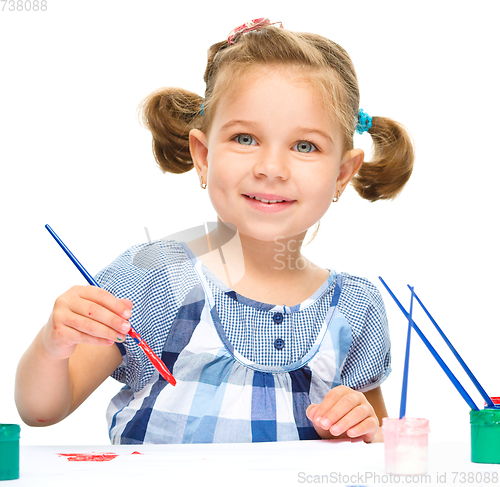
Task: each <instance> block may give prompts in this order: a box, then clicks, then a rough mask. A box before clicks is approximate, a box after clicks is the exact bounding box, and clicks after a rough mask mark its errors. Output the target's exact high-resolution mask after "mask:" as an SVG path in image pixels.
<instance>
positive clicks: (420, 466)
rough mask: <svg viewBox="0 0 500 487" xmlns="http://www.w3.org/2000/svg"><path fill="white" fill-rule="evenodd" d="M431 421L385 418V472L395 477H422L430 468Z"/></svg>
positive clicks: (383, 430) (383, 423) (383, 425)
mask: <svg viewBox="0 0 500 487" xmlns="http://www.w3.org/2000/svg"><path fill="white" fill-rule="evenodd" d="M429 431H430V429H429V420H428V419H422V418H406V417H405V418H403V419H399V418H384V419H383V420H382V432H383V433H384V444H385V471H386V473H388V474H393V475H422V474H425V473H427V468H428V444H429Z"/></svg>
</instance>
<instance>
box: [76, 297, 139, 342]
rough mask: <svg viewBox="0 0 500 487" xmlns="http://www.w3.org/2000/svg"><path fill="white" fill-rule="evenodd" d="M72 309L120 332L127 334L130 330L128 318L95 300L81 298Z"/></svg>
mask: <svg viewBox="0 0 500 487" xmlns="http://www.w3.org/2000/svg"><path fill="white" fill-rule="evenodd" d="M72 310H73V311H74V312H75V313H76V314H79V315H81V316H82V317H85V318H88V319H89V320H91V321H95V322H97V323H100V324H102V325H104V326H107V327H109V328H112V329H113V330H115V331H116V332H118V333H122V334H127V333H128V332H129V330H130V323H129V322H128V321H127V320H126V319H124V318H122V317H121V316H118V315H117V314H115V313H113V312H112V311H110V310H109V309H107V308H105V307H103V306H101V305H100V304H97V303H95V302H93V301H87V300H86V299H80V300H78V301H77V302H76V303H75V304H74V307H73V308H72ZM81 331H85V330H81Z"/></svg>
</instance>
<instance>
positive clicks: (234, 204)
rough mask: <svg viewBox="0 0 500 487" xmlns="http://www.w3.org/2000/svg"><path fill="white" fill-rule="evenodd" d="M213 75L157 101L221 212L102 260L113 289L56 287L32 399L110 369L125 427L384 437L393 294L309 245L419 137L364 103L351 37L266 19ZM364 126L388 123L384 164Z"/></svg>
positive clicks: (402, 178) (157, 133)
mask: <svg viewBox="0 0 500 487" xmlns="http://www.w3.org/2000/svg"><path fill="white" fill-rule="evenodd" d="M205 82H206V92H205V98H204V99H203V98H201V97H199V96H198V95H196V94H194V93H191V92H188V91H185V90H182V89H178V88H175V89H174V88H167V89H162V90H159V91H157V92H155V93H153V94H152V95H151V96H150V97H149V98H148V99H147V100H146V101H145V102H144V104H143V106H142V114H143V117H144V121H145V123H146V125H147V127H148V128H149V129H150V130H151V132H152V134H153V148H154V154H155V158H156V160H157V162H158V164H159V165H160V166H161V168H162V169H163V170H164V171H168V172H173V173H182V172H185V171H188V170H190V169H192V168H193V167H194V169H195V170H196V171H197V173H198V180H199V182H200V186H201V188H203V189H205V190H207V192H208V195H209V197H210V200H211V202H212V204H213V206H214V208H215V211H216V212H217V216H218V224H217V225H215V226H214V228H212V229H211V231H210V232H209V234H207V235H206V236H205V235H203V236H202V237H201V238H194V239H185V240H188V241H178V240H172V239H169V240H167V239H162V240H159V241H156V242H150V243H147V244H143V245H137V246H135V247H132V248H131V249H129V250H128V251H126V252H125V253H124V254H122V255H121V256H119V257H118V258H117V259H116V260H115V261H114V262H113V263H112V264H111V265H109V266H108V267H106V268H105V269H104V270H102V271H101V272H100V273H99V274H98V276H97V277H96V280H97V281H98V282H99V284H100V285H101V286H102V288H103V289H99V288H96V287H91V286H75V287H73V288H71V289H70V290H69V291H67V292H65V293H64V294H62V295H61V296H60V297H59V298H57V300H56V302H55V304H54V308H53V312H52V314H51V316H50V318H49V320H48V322H47V324H46V325H45V326H44V327H43V328H42V329H41V331H40V332H39V334H38V336H37V337H36V338H35V340H34V341H33V343H32V344H31V346H30V347H29V349H28V350H27V351H26V353H25V354H24V356H23V357H22V359H21V361H20V364H19V367H18V373H17V385H16V402H17V407H18V410H19V413H20V415H21V417H22V419H23V420H24V421H25V422H26V423H27V424H29V425H32V426H38V425H40V426H41V425H49V424H54V423H56V422H58V421H61V420H62V419H63V418H65V417H66V416H68V415H69V414H71V412H73V411H74V410H75V409H76V408H77V407H78V406H79V405H80V404H81V403H82V402H83V401H85V399H86V398H87V397H88V396H89V395H90V394H91V393H92V392H93V391H94V390H95V389H96V388H97V387H98V386H99V384H101V383H102V382H103V381H104V380H105V379H106V377H108V376H109V375H110V374H111V375H112V376H113V377H114V378H116V379H117V380H119V381H121V382H123V383H125V386H124V387H123V388H122V390H121V391H120V392H119V393H118V394H117V395H116V396H115V397H114V398H113V400H112V401H111V404H110V406H109V408H108V412H107V418H108V423H109V434H110V438H111V440H112V442H113V443H122V444H141V443H194V442H249V441H256V442H257V441H278V440H297V439H319V438H337V437H346V436H347V437H351V438H361V439H363V440H364V441H366V442H370V441H374V440H377V439H379V437H380V433H379V425H380V422H381V420H382V418H383V417H384V416H386V415H387V413H386V409H385V405H384V400H383V397H382V393H381V390H380V384H381V383H382V382H383V381H384V379H385V378H386V377H387V375H388V374H389V372H390V342H389V336H388V328H387V320H386V315H385V310H384V306H383V303H382V300H381V297H380V294H379V292H378V291H377V289H376V288H375V287H374V286H373V285H372V284H371V283H370V282H368V281H367V280H366V279H363V278H358V277H353V276H351V275H349V274H346V273H336V272H334V271H332V270H329V269H323V268H321V267H318V266H316V265H314V264H313V263H312V262H310V261H309V260H307V259H306V258H305V257H304V256H303V255H302V254H301V245H302V241H303V239H304V237H305V235H306V232H307V230H308V229H309V228H311V227H312V226H313V225H314V224H316V223H318V222H319V220H320V219H321V217H322V216H323V215H324V214H325V212H326V211H327V209H328V208H329V206H330V204H331V203H332V201H333V202H337V201H338V200H339V198H341V196H342V193H343V191H344V190H345V188H346V186H347V184H348V183H349V182H351V181H352V184H353V185H354V187H355V189H356V191H357V192H358V193H359V194H360V195H361V196H362V197H363V198H366V199H368V200H370V201H375V200H378V199H391V198H394V197H395V196H396V195H397V194H398V193H399V191H400V190H401V189H402V187H403V186H404V184H405V183H406V182H407V180H408V178H409V177H410V174H411V171H412V166H413V148H412V145H411V142H410V138H409V136H408V134H407V133H406V132H405V130H404V129H403V127H402V126H401V125H399V124H397V123H396V122H394V121H392V120H389V119H387V118H382V117H373V118H371V117H369V116H367V115H366V114H365V113H364V112H363V111H362V110H360V109H359V91H358V83H357V79H356V75H355V72H354V68H353V66H352V63H351V60H350V58H349V56H348V55H347V53H346V52H345V51H344V50H343V49H342V48H341V47H340V46H338V45H337V44H335V43H334V42H332V41H330V40H328V39H325V38H324V37H321V36H318V35H314V34H307V33H295V32H291V31H288V30H286V29H283V28H282V27H281V25H279V24H278V25H277V24H271V23H270V22H269V20H267V19H257V20H255V21H252V22H249V23H247V24H244V25H243V26H241V27H239V28H237V29H235V30H234V31H233V32H232V33H231V34H230V36H229V37H228V39H226V40H224V41H222V42H220V43H218V44H215V45H213V46H212V47H211V48H210V50H209V54H208V65H207V68H206V71H205ZM356 129H357V130H358V132H360V133H362V132H365V131H368V132H369V134H370V135H371V136H372V139H373V141H374V156H373V159H372V161H370V162H364V154H363V151H362V150H360V149H355V148H354V147H353V134H354V131H355V130H356ZM185 197H186V198H189V195H186V196H185ZM131 324H132V325H133V326H134V327H135V329H136V330H137V331H138V332H139V334H140V335H141V336H142V338H143V339H144V340H145V341H146V342H147V343H148V344H149V345H150V347H151V348H152V349H153V351H154V352H155V353H156V354H157V355H158V356H160V357H161V359H162V360H163V361H164V363H165V365H166V366H167V367H168V368H169V370H171V371H172V373H173V375H174V376H175V378H176V380H177V385H176V386H172V385H171V384H169V383H168V382H166V381H165V380H164V379H163V377H161V376H159V374H158V372H157V371H156V370H155V369H154V368H153V366H152V365H151V363H150V362H149V361H148V359H147V357H146V356H145V355H144V353H143V351H142V350H141V349H140V348H139V347H138V345H137V344H136V342H135V341H134V340H133V339H131V337H130V336H127V332H128V331H129V330H130V326H131Z"/></svg>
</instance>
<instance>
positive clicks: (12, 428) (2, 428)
mask: <svg viewBox="0 0 500 487" xmlns="http://www.w3.org/2000/svg"><path fill="white" fill-rule="evenodd" d="M20 433H21V427H20V426H19V425H18V424H0V441H9V440H18V439H19V435H20Z"/></svg>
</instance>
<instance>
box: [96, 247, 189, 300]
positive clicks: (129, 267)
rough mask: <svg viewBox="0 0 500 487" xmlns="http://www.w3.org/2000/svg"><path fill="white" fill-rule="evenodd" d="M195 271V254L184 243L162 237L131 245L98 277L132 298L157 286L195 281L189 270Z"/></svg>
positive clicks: (114, 290)
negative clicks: (192, 259)
mask: <svg viewBox="0 0 500 487" xmlns="http://www.w3.org/2000/svg"><path fill="white" fill-rule="evenodd" d="M190 271H191V272H190ZM192 271H193V266H192V263H191V258H190V256H189V255H188V254H187V253H186V251H185V249H184V247H183V246H182V245H181V244H180V243H179V242H177V241H175V240H164V239H162V240H155V241H152V242H148V243H142V244H138V245H134V246H133V247H130V248H129V249H127V250H126V251H125V252H123V253H122V254H120V255H119V256H118V257H117V258H116V259H115V260H114V261H113V262H112V263H111V264H109V265H108V266H106V267H105V268H104V269H102V270H101V271H100V272H99V273H98V274H97V275H96V280H97V282H98V283H99V285H100V286H101V287H103V288H104V289H107V290H108V291H110V292H111V293H112V294H114V295H115V296H116V297H127V298H129V299H131V296H134V295H137V294H142V293H143V292H150V291H151V290H152V288H153V287H154V288H157V289H158V288H162V287H170V288H171V287H173V286H174V285H176V284H180V283H183V282H184V283H185V284H186V283H188V282H191V281H192V279H189V276H186V274H187V275H189V274H190V273H191V274H193V272H192ZM193 277H194V276H193Z"/></svg>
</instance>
